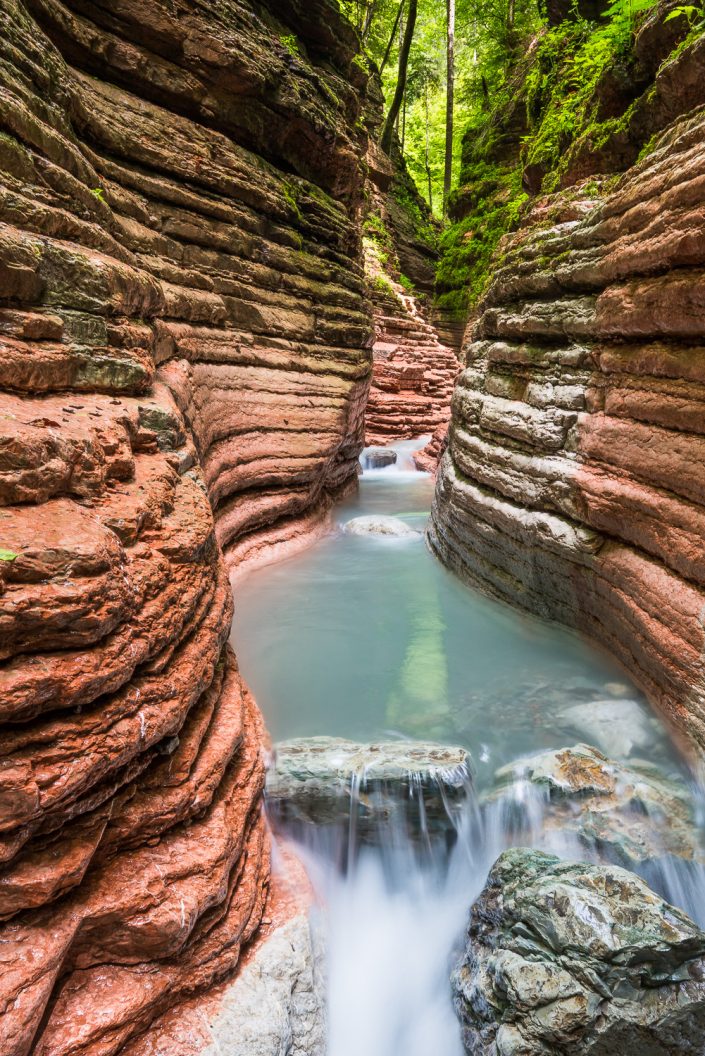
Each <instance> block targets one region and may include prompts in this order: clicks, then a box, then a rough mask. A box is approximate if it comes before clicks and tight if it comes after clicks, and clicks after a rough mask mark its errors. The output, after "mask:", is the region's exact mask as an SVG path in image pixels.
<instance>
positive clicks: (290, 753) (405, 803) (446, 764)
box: [266, 737, 471, 839]
mask: <svg viewBox="0 0 705 1056" xmlns="http://www.w3.org/2000/svg"><path fill="white" fill-rule="evenodd" d="M470 775H471V760H470V756H469V754H468V752H467V751H466V750H465V749H464V748H459V747H454V746H446V745H438V744H432V743H423V742H419V741H391V742H388V743H387V742H382V743H378V744H358V743H357V742H355V741H347V740H344V739H342V738H338V737H310V738H297V739H294V740H290V741H283V742H281V743H280V744H278V745H277V746H276V747H275V753H274V762H273V765H272V766H271V767H270V769H269V771H268V774H267V788H266V796H267V804H268V808H269V810H270V812H272V813H273V815H274V816H275V817H276V818H277V819H279V820H282V821H284V822H292V821H299V822H304V823H308V824H313V825H337V824H343V825H347V824H348V823H349V821H350V817H351V807H352V808H353V809H354V810H355V817H356V821H357V832H358V835H359V836H360V837H361V838H362V839H365V838H366V839H375V838H379V833H380V825H383V824H384V823H386V822H392V821H395V820H402V819H404V818H407V819H409V820H413V819H412V818H410V813H411V815H412V816H415V817H416V820H417V821H418V817H417V815H418V811H419V805H420V804H421V803H422V804H423V813H424V820H425V822H426V823H427V824H428V826H429V828H431V829H433V828H434V827H436V828H445V827H446V826H448V825H449V817H448V809H447V808H450V809H451V811H452V810H453V809H454V808H455V807H460V806H461V805H462V804H463V803H464V802H465V800H466V798H467V795H468V792H469V789H470V780H471V777H470Z"/></svg>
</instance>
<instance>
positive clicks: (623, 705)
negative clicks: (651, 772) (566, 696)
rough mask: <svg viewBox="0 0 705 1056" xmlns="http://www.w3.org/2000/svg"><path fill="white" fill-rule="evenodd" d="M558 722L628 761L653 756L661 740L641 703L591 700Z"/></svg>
mask: <svg viewBox="0 0 705 1056" xmlns="http://www.w3.org/2000/svg"><path fill="white" fill-rule="evenodd" d="M558 721H559V722H560V724H561V725H562V726H563V727H564V728H566V729H572V730H575V731H576V733H578V734H579V735H580V736H581V737H584V738H585V739H586V740H587V741H589V742H590V743H591V744H596V745H597V746H598V748H600V749H602V751H603V752H609V754H610V755H611V756H613V757H614V756H617V757H619V758H622V759H626V758H627V757H628V756H630V755H632V754H633V753H634V752H644V753H645V754H648V753H649V750H650V749H651V748H652V747H653V746H654V743H655V741H656V740H657V738H658V736H659V732H658V724H657V722H656V720H655V719H654V718H652V716H651V715H649V713H648V711H647V710H646V708H645V707H644V706H643V705H642V704H640V703H639V701H638V700H623V699H622V700H620V699H615V698H614V697H613V698H610V699H607V700H591V701H588V702H586V703H581V704H573V705H571V706H570V707H567V708H564V709H563V710H562V711H561V712H560V714H559V716H558Z"/></svg>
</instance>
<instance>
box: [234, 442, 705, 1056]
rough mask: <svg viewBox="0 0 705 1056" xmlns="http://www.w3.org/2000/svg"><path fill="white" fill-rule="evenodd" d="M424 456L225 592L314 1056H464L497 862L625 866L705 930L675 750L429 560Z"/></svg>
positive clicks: (366, 478)
mask: <svg viewBox="0 0 705 1056" xmlns="http://www.w3.org/2000/svg"><path fill="white" fill-rule="evenodd" d="M425 439H427V438H419V439H417V440H415V441H405V442H401V443H397V444H395V445H393V447H392V448H390V449H388V451H392V452H394V455H396V460H395V461H394V462H392V463H391V464H385V463H389V462H391V459H392V458H393V457H394V455H393V454H388V455H386V456H385V452H384V449H382V450H380V449H377V448H376V449H374V450H370V449H367V450H366V451H365V452H363V455H362V457H361V463H362V466H363V467H365V465H367V468H364V472H363V473H362V476H361V480H360V488H359V491H358V493H357V494H356V495H355V496H354V497H352V498H351V499H349V500H347V501H346V502H344V503H342V504H341V505H340V506H338V507H337V508H336V510H335V511H334V516H333V526H332V530H331V532H330V534H328V535H327V536H326V537H324V538H323V539H322V540H321V541H319V542H317V543H316V544H315V545H313V546H311V547H310V548H309V549H308V550H307V551H305V552H303V553H300V554H298V555H297V556H294V557H290V558H288V559H286V560H283V561H280V562H278V563H274V564H270V565H268V566H266V567H264V568H260V569H258V570H256V571H253V572H251V573H250V574H249V575H248V576H247V577H246V578H245V579H244V580H242V581H239V582H238V583H237V584H236V586H235V611H236V615H235V623H234V629H233V644H234V646H235V648H236V650H237V653H238V655H239V657H240V662H241V667H242V671H243V674H244V676H245V677H246V679H247V680H248V683H249V684H250V686H251V687H252V688H253V690H254V693H255V695H256V697H257V700H258V702H259V704H260V706H261V708H262V709H263V712H264V714H265V717H266V719H267V722H268V724H269V729H270V731H271V734H272V737H273V739H274V740H275V742H277V743H276V745H275V750H274V753H273V762H272V766H271V770H270V777H269V782H268V789H269V791H268V809H269V813H270V819H271V820H272V821H273V824H274V828H275V830H276V832H277V834H278V838H280V839H282V838H283V839H288V840H292V839H293V841H294V842H295V844H296V846H297V848H298V854H299V855H300V856H301V857H302V858H303V860H304V861H305V863H306V866H307V869H308V872H309V875H310V877H311V879H312V882H313V887H314V890H315V893H316V902H317V904H318V906H319V909H318V911H317V913H316V914H315V916H316V918H317V920H318V925H317V928H318V934H319V941H318V945H317V950H318V952H317V957H318V958H319V959H320V961H321V967H322V972H323V974H324V975H325V978H326V988H327V989H326V1000H327V1034H328V1037H327V1049H326V1051H327V1053H328V1056H354V1054H355V1056H359V1054H360V1053H365V1056H427V1054H428V1053H429V1052H433V1053H437V1054H438V1056H460V1054H461V1053H462V1052H463V1042H462V1040H461V1027H460V1023H459V1021H458V1018H457V1017H456V1014H455V1012H454V1010H453V990H455V999H456V1004H457V1003H458V1000H459V995H461V994H462V986H463V982H462V972H459V971H456V972H455V973H454V974H453V984H452V985H451V983H450V978H451V972H452V969H453V966H454V965H457V964H458V963H460V962H459V958H461V957H462V952H463V931H464V927H465V924H466V920H467V916H468V911H469V908H470V906H471V904H472V903H473V901H474V900H475V899H476V898H477V897H478V895H479V894H480V892H481V890H482V887H483V884H485V881H486V878H487V874H488V871H489V870H490V868H491V867H492V865H493V863H494V862H495V860H496V859H497V857H498V855H499V854H500V853H501V852H502V851H504V850H505V849H506V848H509V847H525V848H533V849H541V850H544V851H546V852H549V853H551V854H554V855H557V856H559V857H560V858H567V859H570V860H572V861H588V862H595V863H600V862H602V863H605V862H606V863H614V864H616V865H618V866H624V867H626V868H627V869H629V870H631V871H632V872H634V873H636V874H638V875H640V876H642V877H643V878H644V879H645V880H646V881H647V882H648V883H649V885H650V887H651V888H652V889H653V890H654V891H656V892H658V893H659V894H660V895H661V896H663V897H664V898H665V899H666V900H667V901H669V902H671V903H673V904H674V905H675V906H677V907H680V908H682V909H683V910H685V911H686V912H687V913H688V914H689V915H690V916H691V917H692V918H693V919H694V920H696V921H697V923H698V924H699V925H700V926H702V925H703V923H705V910H704V909H703V899H702V894H703V891H705V882H704V878H705V872H704V871H703V865H702V864H701V863H702V862H703V861H704V860H705V859H704V856H703V832H702V827H701V824H700V821H699V818H700V815H701V814H702V810H701V796H700V793H699V791H698V787H697V783H696V781H695V779H694V777H693V775H692V774H691V772H690V770H689V768H688V765H687V763H686V761H685V760H684V759H683V758H682V756H681V755H680V754H679V752H678V750H677V748H676V746H675V744H674V742H673V740H672V738H671V736H670V734H669V731H668V730H667V729H666V728H665V726H664V725H663V722H662V721H661V719H660V718H659V717H658V716H657V715H655V714H654V713H653V712H652V710H651V709H650V708H649V705H648V704H647V702H646V701H645V699H644V698H643V696H642V695H641V694H640V693H639V691H638V690H637V689H636V687H635V686H634V685H633V684H631V683H630V682H629V680H628V679H627V677H626V676H625V675H624V673H623V671H622V670H621V669H620V668H618V667H617V666H616V664H615V663H614V662H613V661H612V660H611V659H610V658H609V657H608V656H607V655H606V654H603V653H601V652H598V651H597V650H596V649H595V648H594V647H593V646H591V645H590V644H588V643H587V642H586V641H584V640H582V639H581V638H580V637H578V636H577V635H575V634H573V633H571V632H569V631H567V630H565V629H563V628H561V627H559V626H558V625H555V624H549V623H545V622H543V621H541V620H539V619H536V618H534V617H531V616H528V615H525V614H522V613H521V612H519V611H515V610H512V609H509V608H508V607H507V606H505V605H504V604H501V603H497V602H494V601H492V600H491V599H488V598H486V597H484V596H482V595H481V594H479V593H477V592H475V591H473V590H471V589H469V588H468V587H466V586H464V585H463V584H462V583H461V582H460V581H458V580H457V579H456V578H455V577H454V576H453V575H451V574H450V573H449V572H448V571H447V570H445V569H444V568H443V567H442V566H441V565H440V563H438V562H437V561H436V560H435V559H434V557H433V556H432V554H431V553H430V551H429V550H428V549H427V547H426V545H425V539H424V534H423V533H424V528H425V523H426V520H427V517H428V514H429V510H430V506H431V502H432V498H433V479H432V477H430V476H429V475H428V474H426V473H421V472H417V471H415V469H414V464H413V461H412V460H411V453H412V452H413V451H415V450H416V449H418V448H419V447H421V446H422V445H423V443H424V442H425ZM513 853H524V852H513ZM465 1042H466V1045H467V1035H466V1036H465ZM473 1051H474V1050H473ZM477 1051H478V1052H484V1049H481V1048H478V1049H477ZM316 1052H318V1050H316Z"/></svg>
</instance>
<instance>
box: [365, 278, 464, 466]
mask: <svg viewBox="0 0 705 1056" xmlns="http://www.w3.org/2000/svg"><path fill="white" fill-rule="evenodd" d="M371 271H372V274H381V273H379V272H378V270H377V269H376V268H375V267H374V266H371ZM384 281H385V283H386V284H387V285H386V286H384V287H382V285H381V284H380V285H379V286H375V285H373V287H372V291H373V304H374V309H375V313H374V317H375V342H374V345H373V356H374V364H373V373H372V386H371V388H370V395H369V400H368V403H367V413H366V417H365V442H366V443H367V444H369V445H376V444H388V443H391V442H392V441H393V440H405V439H411V438H412V437H416V436H422V435H424V434H425V433H433V432H435V430H436V429H438V428H439V427H440V426H444V425H447V423H448V419H449V416H450V399H451V395H452V392H453V384H454V382H455V379H456V377H457V375H458V371H459V370H460V364H459V363H458V359H457V357H456V355H455V353H454V352H453V351H452V350H451V349H450V348H447V347H446V346H445V345H442V344H441V342H440V340H439V338H438V335H437V333H436V331H435V330H434V328H433V327H432V326H431V324H430V323H428V322H427V321H426V319H425V318H424V316H423V314H422V312H421V310H420V307H419V304H418V302H417V301H416V298H415V297H414V296H412V295H411V294H409V293H407V292H406V291H405V290H404V288H403V287H402V286H400V285H399V283H397V282H396V281H395V280H394V279H391V278H389V277H388V276H385V279H384ZM432 462H433V456H431V459H430V461H429V465H431V464H432Z"/></svg>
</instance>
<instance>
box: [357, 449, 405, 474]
mask: <svg viewBox="0 0 705 1056" xmlns="http://www.w3.org/2000/svg"><path fill="white" fill-rule="evenodd" d="M362 457H363V459H364V462H365V469H384V468H385V466H393V465H395V463H396V461H397V453H396V451H393V450H392V448H391V447H368V448H367V450H366V451H363V453H362Z"/></svg>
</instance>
